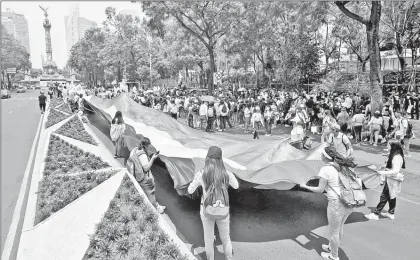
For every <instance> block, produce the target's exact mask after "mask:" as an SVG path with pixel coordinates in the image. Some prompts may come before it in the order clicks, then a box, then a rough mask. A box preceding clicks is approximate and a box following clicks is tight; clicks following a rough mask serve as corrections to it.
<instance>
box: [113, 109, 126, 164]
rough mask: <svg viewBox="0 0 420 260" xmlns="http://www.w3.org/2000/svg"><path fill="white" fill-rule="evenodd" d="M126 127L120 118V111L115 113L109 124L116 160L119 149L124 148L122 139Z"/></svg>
mask: <svg viewBox="0 0 420 260" xmlns="http://www.w3.org/2000/svg"><path fill="white" fill-rule="evenodd" d="M125 129H126V125H125V123H124V119H123V117H122V113H121V111H117V112H116V113H115V116H114V118H113V119H112V122H111V131H110V136H111V141H112V143H113V144H114V146H115V153H114V158H118V156H119V153H120V150H121V148H122V147H123V146H124V144H123V142H124V137H123V134H124V132H125Z"/></svg>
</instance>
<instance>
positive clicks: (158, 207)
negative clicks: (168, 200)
mask: <svg viewBox="0 0 420 260" xmlns="http://www.w3.org/2000/svg"><path fill="white" fill-rule="evenodd" d="M165 209H166V207H165V206H161V205H159V204H158V205H157V206H156V210H157V212H158V213H159V214H163V212H164V211H165Z"/></svg>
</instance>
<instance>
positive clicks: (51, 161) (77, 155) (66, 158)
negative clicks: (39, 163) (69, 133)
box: [44, 135, 110, 176]
mask: <svg viewBox="0 0 420 260" xmlns="http://www.w3.org/2000/svg"><path fill="white" fill-rule="evenodd" d="M106 167H110V165H109V164H108V163H106V162H104V161H102V159H101V158H99V157H97V156H95V155H93V154H91V153H86V152H84V151H83V150H81V149H79V148H77V147H76V146H74V145H72V144H69V143H68V142H66V141H64V140H63V139H61V138H59V137H57V136H55V135H51V138H50V142H49V145H48V152H47V156H46V158H45V168H44V175H45V176H49V175H51V174H68V173H71V172H73V173H74V172H83V171H91V170H98V169H102V168H106Z"/></svg>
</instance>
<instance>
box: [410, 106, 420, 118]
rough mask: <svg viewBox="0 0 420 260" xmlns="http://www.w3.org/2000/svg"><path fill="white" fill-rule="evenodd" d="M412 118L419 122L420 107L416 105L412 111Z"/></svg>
mask: <svg viewBox="0 0 420 260" xmlns="http://www.w3.org/2000/svg"><path fill="white" fill-rule="evenodd" d="M411 118H412V119H417V120H419V107H418V105H415V106H414V107H413V108H412V109H411Z"/></svg>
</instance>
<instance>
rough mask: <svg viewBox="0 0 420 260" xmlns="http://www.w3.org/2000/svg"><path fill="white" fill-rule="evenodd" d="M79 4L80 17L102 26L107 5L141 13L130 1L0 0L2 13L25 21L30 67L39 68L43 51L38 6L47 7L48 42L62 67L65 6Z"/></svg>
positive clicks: (43, 40) (64, 55)
mask: <svg viewBox="0 0 420 260" xmlns="http://www.w3.org/2000/svg"><path fill="white" fill-rule="evenodd" d="M74 3H79V12H80V17H84V18H86V19H89V20H91V21H94V22H96V23H98V26H101V25H102V22H103V21H104V20H105V19H106V17H105V9H106V7H108V6H112V7H115V8H116V11H117V13H118V12H119V11H121V10H123V9H134V10H136V11H137V12H138V13H139V14H140V13H141V5H140V4H133V3H131V2H130V1H97V2H93V1H78V2H70V1H47V2H38V1H33V2H29V1H10V0H9V1H7V0H6V1H1V11H2V12H5V11H6V8H10V9H11V10H12V11H14V12H15V13H18V14H23V15H24V16H25V17H26V19H27V20H28V27H29V44H30V49H31V51H30V54H31V61H32V67H33V68H41V67H42V59H41V54H43V55H44V58H45V57H46V54H45V31H44V27H42V23H43V21H44V12H43V11H42V10H41V9H40V8H39V7H38V5H41V6H42V7H45V8H48V19H49V20H50V23H51V41H52V54H53V60H54V61H55V62H56V64H57V66H58V67H59V68H63V67H64V66H65V64H66V62H67V59H68V57H67V52H66V32H65V27H64V16H67V15H68V14H69V6H70V5H72V4H74Z"/></svg>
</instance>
